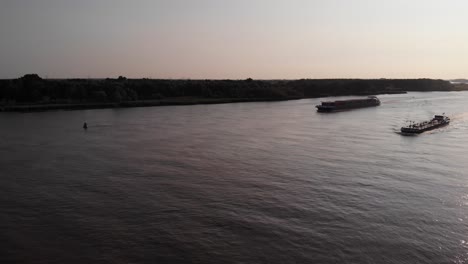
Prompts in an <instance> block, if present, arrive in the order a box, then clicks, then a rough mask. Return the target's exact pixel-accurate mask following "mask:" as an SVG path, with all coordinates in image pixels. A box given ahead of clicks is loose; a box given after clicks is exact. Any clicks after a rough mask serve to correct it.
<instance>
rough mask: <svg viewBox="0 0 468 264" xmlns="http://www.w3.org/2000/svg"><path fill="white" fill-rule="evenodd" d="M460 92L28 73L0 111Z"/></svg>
mask: <svg viewBox="0 0 468 264" xmlns="http://www.w3.org/2000/svg"><path fill="white" fill-rule="evenodd" d="M464 89H468V88H467V87H465V86H460V85H454V84H452V83H450V82H448V81H444V80H431V79H405V80H402V79H372V80H362V79H322V80H316V79H301V80H252V79H250V78H249V79H246V80H160V79H127V78H125V77H122V76H121V77H119V78H117V79H109V78H107V79H60V80H57V79H53V80H51V79H42V78H41V77H39V76H38V75H37V74H27V75H25V76H23V77H21V78H18V79H12V80H0V111H4V112H31V111H48V110H76V109H96V108H118V107H144V106H166V105H193V104H221V103H236V102H260V101H266V102H268V101H284V100H294V99H303V98H319V97H328V96H351V95H355V96H367V95H379V94H395V93H405V92H409V91H418V92H427V91H457V90H464Z"/></svg>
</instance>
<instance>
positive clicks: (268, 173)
mask: <svg viewBox="0 0 468 264" xmlns="http://www.w3.org/2000/svg"><path fill="white" fill-rule="evenodd" d="M343 98H346V97H343ZM379 98H380V99H381V101H382V105H381V106H379V107H372V108H365V109H357V110H353V111H346V112H339V113H328V114H327V113H325V114H323V113H317V112H316V111H315V105H316V104H318V103H319V102H320V100H321V99H305V100H296V101H285V102H259V103H234V104H220V105H194V106H167V107H148V108H128V109H104V110H84V111H56V112H42V113H3V114H0V209H1V210H0V234H1V236H0V242H1V244H2V247H1V249H0V262H1V263H468V92H450V93H447V92H432V93H408V94H399V95H382V96H379ZM329 99H332V100H335V99H336V98H329ZM444 112H445V113H446V114H447V115H448V116H450V117H451V118H452V122H451V124H450V125H449V126H447V127H445V128H441V129H438V130H434V131H431V132H427V133H424V134H421V135H418V136H410V137H409V136H402V135H400V134H398V133H397V132H398V131H399V128H400V127H401V126H402V125H405V124H406V123H405V122H406V121H407V120H414V121H425V120H428V119H430V118H431V117H432V116H433V115H434V114H441V113H444ZM85 121H86V122H87V123H88V125H89V128H88V130H87V131H84V130H83V129H82V124H83V122H85Z"/></svg>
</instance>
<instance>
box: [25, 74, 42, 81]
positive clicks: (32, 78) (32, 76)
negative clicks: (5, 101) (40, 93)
mask: <svg viewBox="0 0 468 264" xmlns="http://www.w3.org/2000/svg"><path fill="white" fill-rule="evenodd" d="M21 79H23V80H28V81H40V80H42V78H41V77H39V75H37V74H36V73H30V74H25V75H24V76H23V77H21Z"/></svg>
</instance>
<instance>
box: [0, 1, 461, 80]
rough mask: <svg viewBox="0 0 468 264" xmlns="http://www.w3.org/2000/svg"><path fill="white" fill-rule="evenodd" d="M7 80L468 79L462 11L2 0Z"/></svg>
mask: <svg viewBox="0 0 468 264" xmlns="http://www.w3.org/2000/svg"><path fill="white" fill-rule="evenodd" d="M0 36H1V37H0V78H16V77H19V76H22V75H24V74H25V73H38V74H40V75H41V76H43V77H45V76H48V77H49V78H64V77H65V78H68V77H84V78H86V77H115V76H119V75H124V76H127V77H135V78H137V77H138V78H139V77H150V78H193V79H200V78H201V79H205V78H216V79H220V78H231V79H243V78H248V77H252V78H259V79H270V78H275V79H296V78H335V77H340V78H380V77H383V78H419V77H429V78H455V77H468V74H467V72H468V1H466V0H445V1H443V0H437V1H436V0H133V1H132V0H128V1H127V0H79V1H78V0H0Z"/></svg>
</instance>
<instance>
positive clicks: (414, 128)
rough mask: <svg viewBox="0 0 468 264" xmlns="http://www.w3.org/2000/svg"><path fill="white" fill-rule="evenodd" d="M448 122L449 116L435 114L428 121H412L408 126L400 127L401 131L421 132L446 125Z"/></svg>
mask: <svg viewBox="0 0 468 264" xmlns="http://www.w3.org/2000/svg"><path fill="white" fill-rule="evenodd" d="M449 123H450V118H448V117H446V116H445V115H435V116H434V118H432V119H431V120H430V121H425V122H421V123H412V124H410V125H409V126H406V127H402V128H401V132H402V133H407V134H421V133H422V132H424V131H429V130H432V129H436V128H439V127H443V126H446V125H448V124H449Z"/></svg>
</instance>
